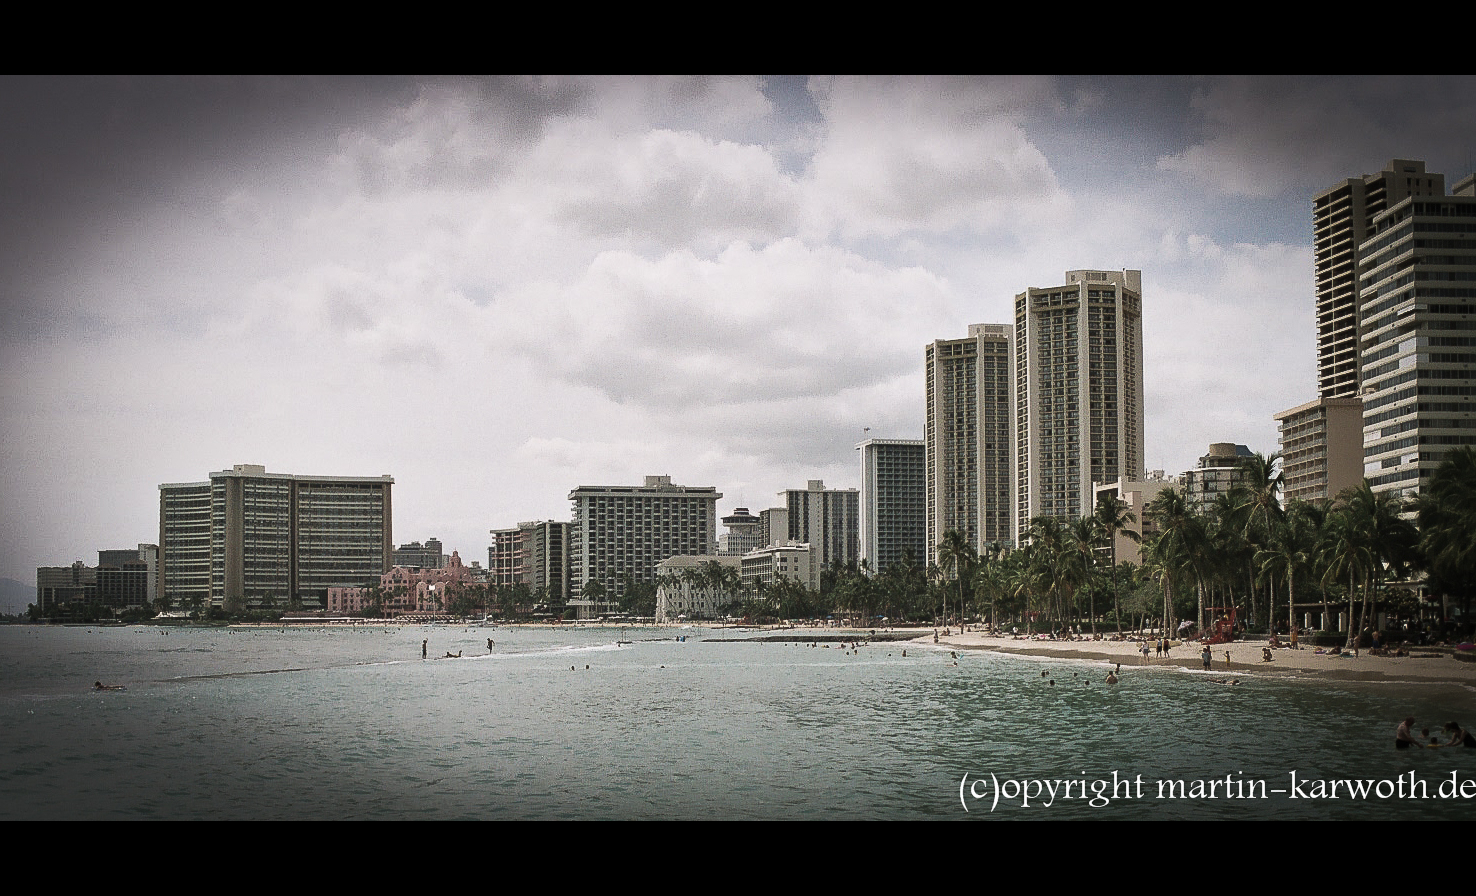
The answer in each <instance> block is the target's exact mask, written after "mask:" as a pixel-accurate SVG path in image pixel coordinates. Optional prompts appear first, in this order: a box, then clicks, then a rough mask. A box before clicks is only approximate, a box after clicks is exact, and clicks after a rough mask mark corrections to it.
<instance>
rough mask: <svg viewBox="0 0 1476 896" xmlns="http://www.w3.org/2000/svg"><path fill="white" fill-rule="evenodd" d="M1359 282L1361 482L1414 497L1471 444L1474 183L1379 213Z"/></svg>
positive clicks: (1475, 341)
mask: <svg viewBox="0 0 1476 896" xmlns="http://www.w3.org/2000/svg"><path fill="white" fill-rule="evenodd" d="M1396 164H1397V163H1396ZM1419 167H1420V168H1421V169H1423V168H1424V166H1423V165H1420V166H1419ZM1442 180H1443V178H1440V177H1438V176H1436V177H1434V178H1433V181H1434V182H1435V183H1440V182H1441V181H1442ZM1357 280H1358V285H1359V323H1358V331H1359V353H1360V362H1361V365H1362V367H1361V371H1360V382H1361V384H1362V392H1363V455H1364V457H1363V462H1364V477H1365V478H1366V479H1368V481H1369V485H1370V486H1372V487H1373V489H1374V491H1392V492H1396V493H1399V494H1402V495H1406V496H1413V495H1416V494H1418V493H1419V492H1420V490H1421V484H1422V481H1423V480H1425V479H1426V478H1428V477H1429V476H1430V475H1431V474H1432V473H1433V472H1434V471H1435V468H1436V467H1438V466H1440V464H1441V463H1442V462H1443V461H1444V460H1445V456H1446V454H1448V453H1449V452H1450V451H1452V450H1453V449H1455V448H1457V447H1460V446H1464V445H1476V317H1473V315H1476V175H1472V176H1468V177H1466V178H1464V179H1462V180H1461V181H1460V182H1459V183H1457V184H1456V186H1455V189H1454V191H1453V195H1450V196H1441V195H1439V194H1435V195H1433V196H1432V195H1427V194H1415V195H1411V196H1407V197H1406V198H1404V199H1401V200H1399V201H1397V202H1395V201H1390V202H1389V203H1388V206H1387V208H1385V209H1384V210H1383V211H1381V212H1379V213H1377V214H1375V215H1374V216H1373V219H1372V221H1371V222H1370V226H1369V228H1368V235H1367V237H1366V238H1365V239H1364V240H1363V242H1362V243H1361V244H1360V245H1359V247H1358V277H1357Z"/></svg>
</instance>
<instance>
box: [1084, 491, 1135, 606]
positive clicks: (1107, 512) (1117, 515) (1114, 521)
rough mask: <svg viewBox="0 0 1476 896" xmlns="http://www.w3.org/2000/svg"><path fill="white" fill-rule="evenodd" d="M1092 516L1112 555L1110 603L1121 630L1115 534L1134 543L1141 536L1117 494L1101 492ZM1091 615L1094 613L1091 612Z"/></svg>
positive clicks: (1133, 517)
mask: <svg viewBox="0 0 1476 896" xmlns="http://www.w3.org/2000/svg"><path fill="white" fill-rule="evenodd" d="M1093 516H1094V517H1095V518H1096V520H1097V526H1098V528H1100V529H1101V531H1102V537H1103V538H1105V539H1106V541H1107V548H1108V550H1109V551H1110V552H1111V556H1112V605H1113V608H1114V609H1115V610H1116V612H1117V628H1118V630H1119V631H1121V630H1122V611H1121V610H1120V609H1117V563H1118V560H1119V559H1120V558H1119V557H1118V556H1117V536H1118V535H1124V536H1126V537H1127V539H1128V540H1129V541H1131V542H1133V543H1134V544H1142V543H1143V536H1142V535H1139V534H1138V533H1137V531H1135V530H1134V529H1133V528H1132V525H1133V523H1136V522H1137V521H1138V518H1137V516H1136V515H1134V514H1133V512H1132V510H1131V509H1130V508H1129V507H1128V503H1127V502H1126V501H1124V500H1123V499H1122V498H1120V497H1118V496H1117V495H1109V494H1107V493H1106V492H1103V493H1102V494H1101V495H1100V496H1098V498H1097V509H1096V512H1095V513H1094V514H1093ZM1092 615H1093V616H1095V615H1096V614H1095V613H1093V614H1092ZM1096 633H1097V623H1096V620H1095V619H1093V620H1092V634H1093V635H1096Z"/></svg>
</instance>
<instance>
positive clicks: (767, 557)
mask: <svg viewBox="0 0 1476 896" xmlns="http://www.w3.org/2000/svg"><path fill="white" fill-rule="evenodd" d="M821 568H822V566H821V564H820V563H818V562H817V561H816V559H815V556H814V552H813V551H812V550H811V546H810V545H808V544H795V543H790V544H771V545H766V546H764V547H761V548H759V549H758V550H756V551H749V552H748V553H747V554H744V555H743V565H742V567H741V569H742V573H743V587H745V588H748V589H749V590H752V591H757V590H758V588H759V586H760V585H772V584H774V583H775V582H777V581H778V580H780V579H788V580H790V581H792V582H799V583H800V584H802V585H804V586H805V587H806V588H808V589H809V590H811V591H819V590H820V570H821Z"/></svg>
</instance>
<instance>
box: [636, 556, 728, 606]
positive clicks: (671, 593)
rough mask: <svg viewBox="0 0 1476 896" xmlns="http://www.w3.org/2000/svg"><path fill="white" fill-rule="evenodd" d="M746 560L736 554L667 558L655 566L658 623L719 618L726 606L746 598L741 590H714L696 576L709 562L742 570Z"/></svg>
mask: <svg viewBox="0 0 1476 896" xmlns="http://www.w3.org/2000/svg"><path fill="white" fill-rule="evenodd" d="M742 561H743V558H741V557H738V556H734V555H725V554H716V555H709V556H690V557H688V556H682V557H667V558H666V559H665V560H662V561H661V562H660V563H658V564H656V583H657V585H656V621H657V622H678V621H680V620H682V619H717V618H718V613H719V611H720V610H722V608H723V607H726V606H728V605H729V604H731V603H733V602H734V601H737V600H740V599H741V598H742V596H743V591H742V588H737V589H726V588H714V587H712V585H711V584H709V583H707V582H703V581H701V580H700V579H698V578H694V577H693V575H692V574H693V573H695V572H697V571H699V570H701V569H702V568H703V567H704V566H705V565H706V564H708V563H716V564H718V565H720V566H725V567H728V568H729V569H734V570H737V569H740V567H741V566H742Z"/></svg>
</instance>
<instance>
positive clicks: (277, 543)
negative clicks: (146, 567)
mask: <svg viewBox="0 0 1476 896" xmlns="http://www.w3.org/2000/svg"><path fill="white" fill-rule="evenodd" d="M393 483H394V479H393V478H391V477H390V476H378V477H350V476H295V475H292V474H290V473H268V472H267V471H266V468H265V467H262V466H257V465H254V464H237V465H236V466H235V467H233V468H232V469H229V470H222V471H220V472H217V473H211V474H210V481H209V482H191V483H165V484H163V485H161V486H159V581H160V587H161V589H162V590H163V591H164V593H165V595H166V597H167V598H168V599H169V600H170V602H171V603H172V604H173V605H174V606H176V607H179V606H182V605H187V604H188V603H189V602H190V601H191V600H192V599H194V598H200V599H202V601H205V602H208V603H210V604H212V605H214V606H218V607H235V608H244V607H245V606H247V604H248V603H250V604H259V603H263V602H267V601H271V602H275V603H277V604H279V605H287V604H290V603H301V604H302V605H303V606H309V607H314V606H316V607H322V606H325V605H326V604H325V601H326V599H327V594H328V589H329V588H331V587H341V586H350V585H363V584H365V583H367V582H370V581H372V580H374V579H377V578H378V577H379V576H380V575H381V574H382V573H383V572H384V571H385V570H386V569H388V568H389V565H390V556H391V553H392V552H393V550H394V543H393V542H392V541H391V507H390V486H391V485H392V484H393ZM207 583H208V588H207V587H206V586H207Z"/></svg>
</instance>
